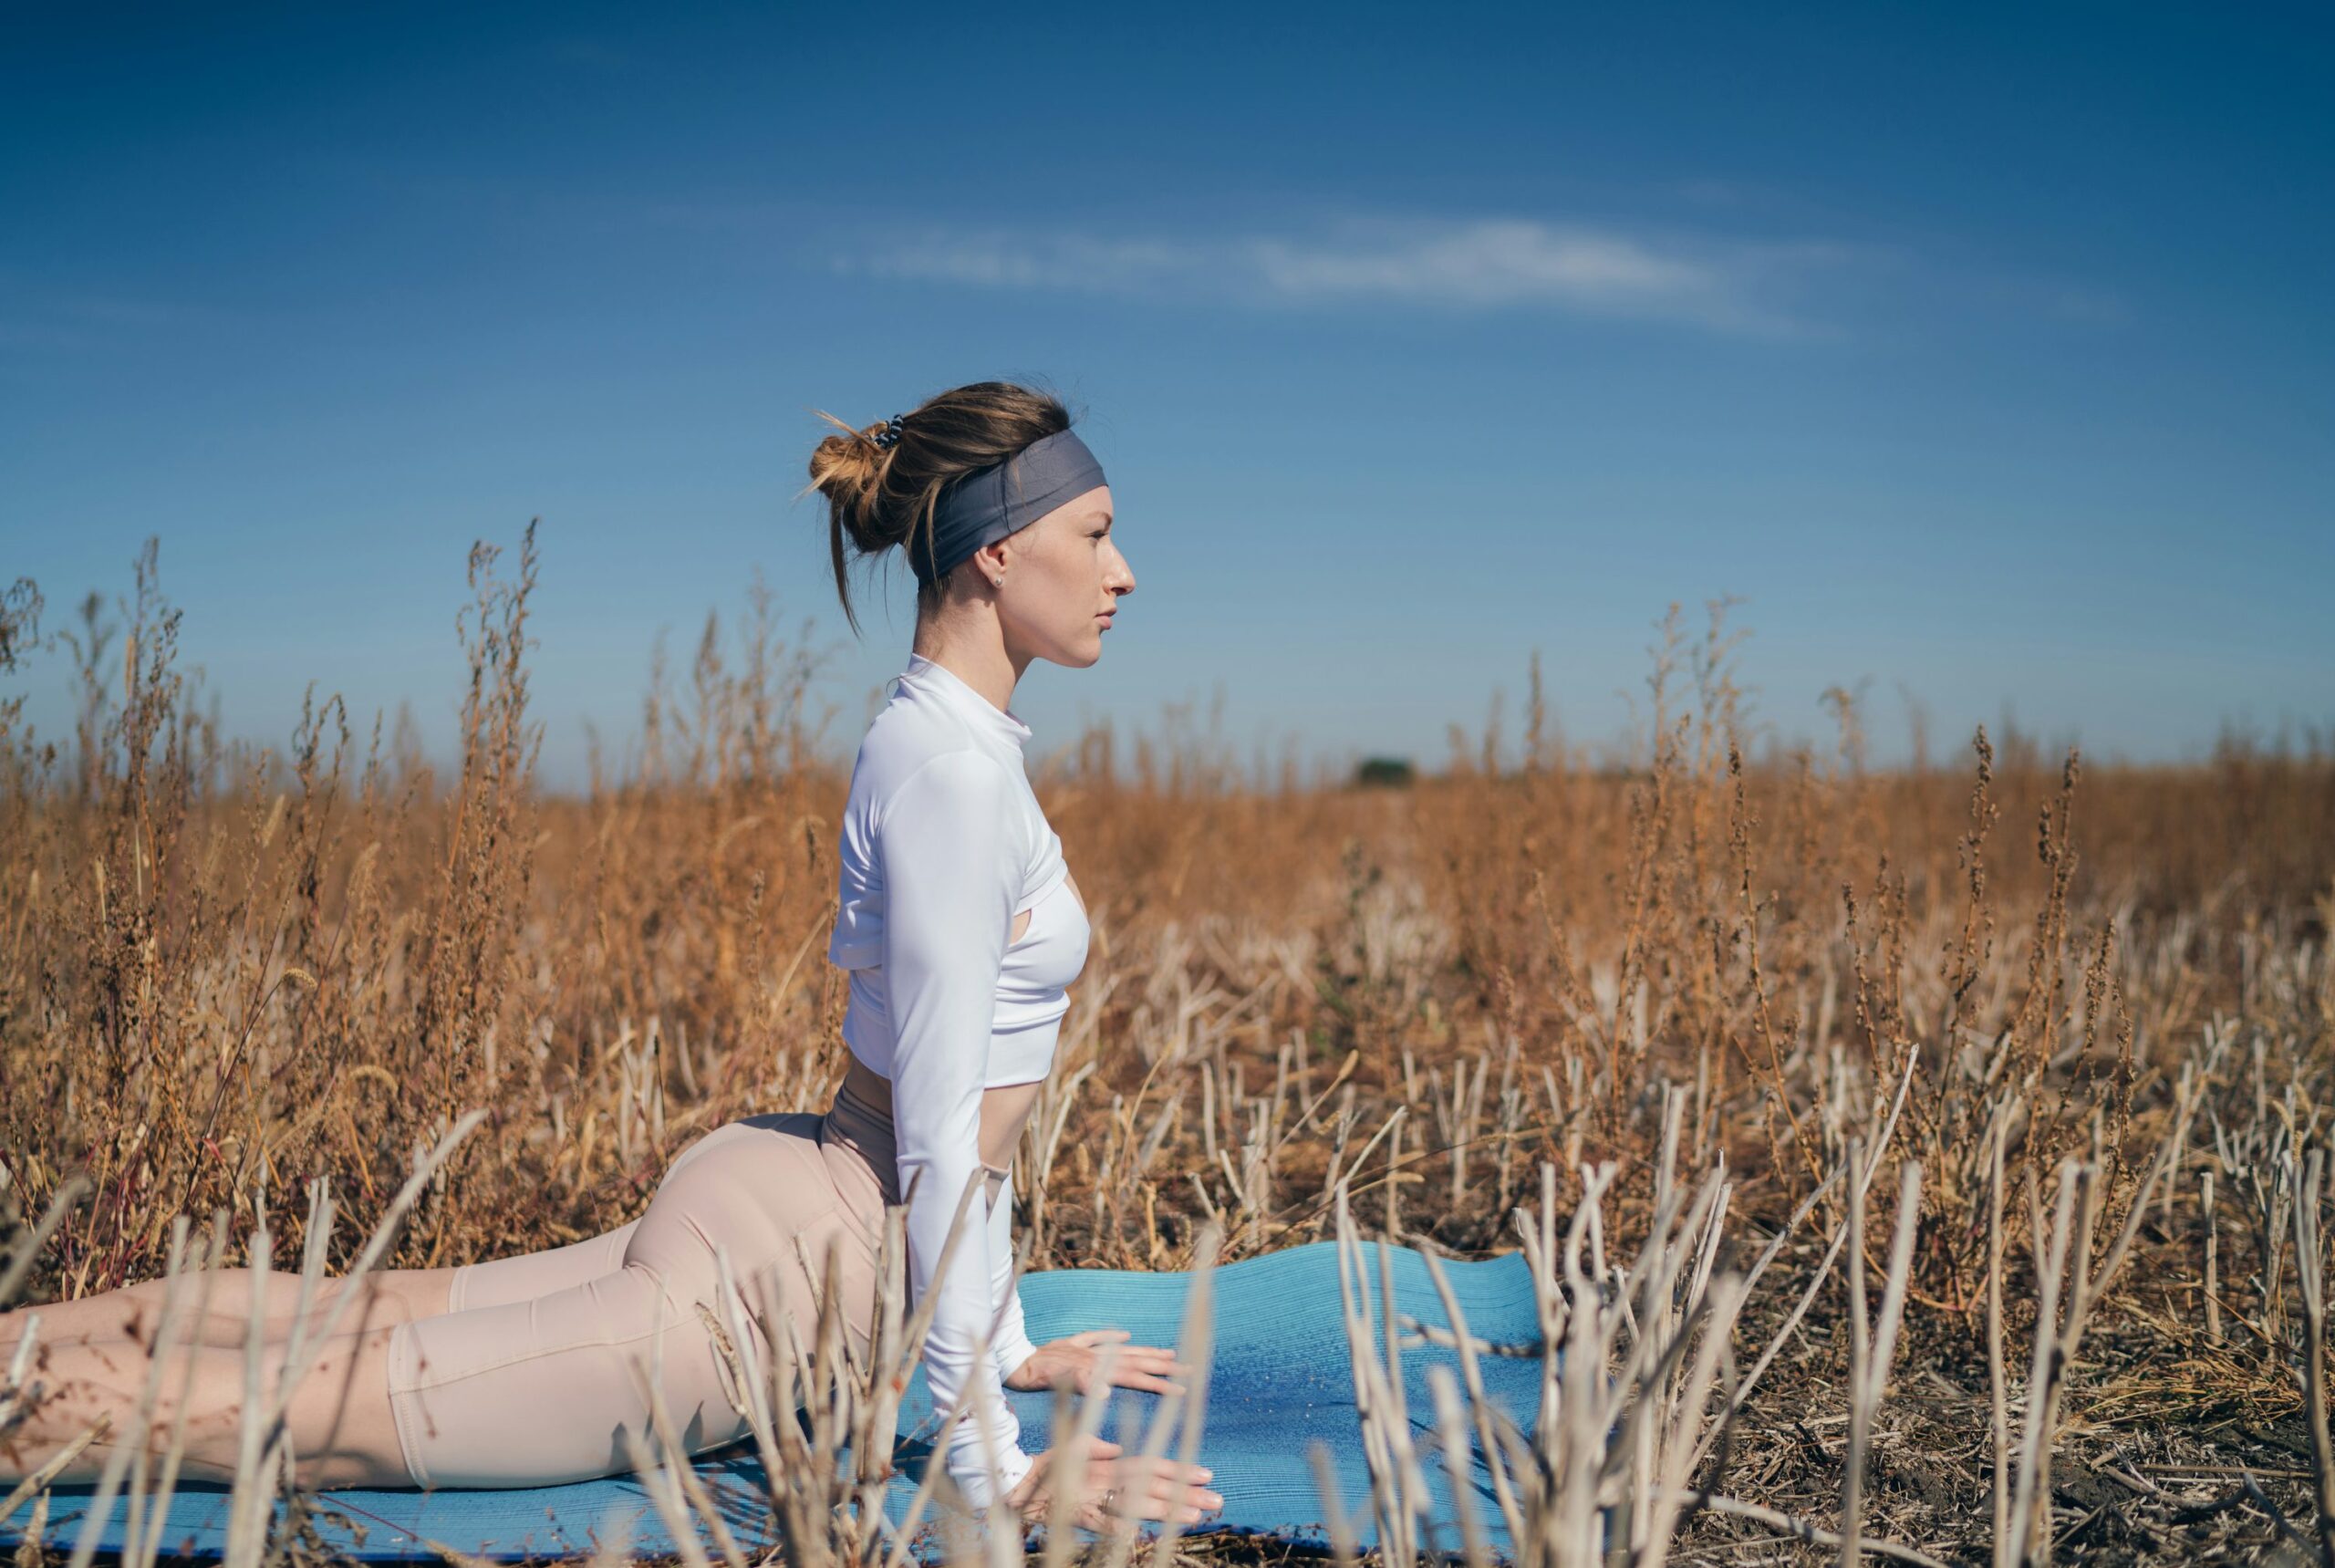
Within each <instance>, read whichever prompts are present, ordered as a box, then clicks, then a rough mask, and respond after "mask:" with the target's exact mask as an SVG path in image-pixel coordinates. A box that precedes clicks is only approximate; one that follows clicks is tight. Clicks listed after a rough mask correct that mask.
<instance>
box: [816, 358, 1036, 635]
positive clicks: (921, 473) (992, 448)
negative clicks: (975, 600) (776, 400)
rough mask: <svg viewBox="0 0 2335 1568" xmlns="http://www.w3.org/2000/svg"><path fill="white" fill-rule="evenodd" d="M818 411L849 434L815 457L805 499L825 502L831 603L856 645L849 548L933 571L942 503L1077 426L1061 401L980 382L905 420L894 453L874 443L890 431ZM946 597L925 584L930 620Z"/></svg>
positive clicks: (939, 397) (1007, 384) (934, 400)
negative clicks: (953, 488) (899, 552)
mask: <svg viewBox="0 0 2335 1568" xmlns="http://www.w3.org/2000/svg"><path fill="white" fill-rule="evenodd" d="M814 411H815V412H816V413H817V414H818V416H819V417H820V418H821V419H823V420H825V421H827V422H828V423H829V424H831V425H834V426H835V428H836V429H837V430H839V431H842V432H843V433H842V434H840V435H831V436H828V437H826V438H825V439H824V440H822V441H820V442H819V444H818V445H817V447H815V449H813V451H812V452H811V483H809V484H808V485H806V486H804V489H803V491H802V492H801V493H802V494H806V495H807V494H809V493H811V492H812V491H814V490H816V491H818V492H820V493H823V494H825V496H826V498H827V527H828V536H829V537H828V543H829V548H830V552H831V554H832V555H833V556H834V558H835V595H836V597H838V598H840V599H841V600H842V601H843V614H844V619H845V621H846V623H848V624H849V625H850V627H851V629H852V631H853V633H854V634H855V635H856V634H857V632H858V630H859V622H858V619H857V618H856V617H855V616H854V615H853V614H852V608H851V580H850V574H849V572H848V570H847V567H848V566H849V565H850V559H849V556H848V555H847V554H846V549H845V544H846V540H848V542H849V543H850V545H852V546H853V547H854V548H855V549H856V551H857V553H858V554H859V555H861V556H880V555H882V554H883V553H884V552H885V551H886V550H888V549H890V548H891V547H892V546H893V545H899V546H900V547H901V548H902V549H903V550H905V551H909V552H917V551H921V552H923V556H924V559H925V560H926V561H927V562H928V563H929V562H931V561H933V559H934V556H933V555H932V518H933V514H934V512H935V511H936V510H937V509H938V507H939V504H940V495H941V493H942V492H943V491H945V490H947V489H948V488H949V486H950V485H951V484H953V483H956V482H957V481H958V480H960V479H962V478H964V477H965V476H966V475H967V474H970V473H976V472H980V471H981V470H982V469H985V468H992V467H995V466H996V465H997V464H999V463H1001V462H1004V461H1005V460H1006V459H1008V458H1010V457H1012V455H1013V454H1014V453H1015V452H1020V451H1021V450H1022V448H1023V447H1026V446H1028V445H1029V444H1030V443H1031V442H1032V441H1040V440H1043V439H1044V438H1045V437H1047V436H1050V435H1053V434H1054V433H1055V432H1056V431H1066V430H1068V429H1069V428H1070V422H1071V416H1070V410H1068V409H1067V408H1065V407H1064V405H1063V402H1062V400H1061V399H1059V398H1056V397H1055V396H1053V394H1052V393H1050V392H1042V391H1036V390H1033V389H1031V388H1028V387H1024V386H1020V385H1017V384H1016V383H1014V382H1012V381H974V382H972V383H970V384H969V385H966V386H962V387H951V388H950V389H949V390H947V391H945V392H938V393H935V394H934V395H933V396H931V397H929V398H927V399H926V400H924V401H923V402H921V403H918V405H917V406H916V407H915V408H914V409H913V410H910V411H909V412H908V413H905V414H902V415H901V416H899V418H900V431H899V439H898V441H895V442H893V443H892V444H891V445H890V446H888V447H884V446H878V445H877V442H876V438H877V436H878V435H881V434H882V433H883V432H884V431H885V428H886V425H887V423H888V421H877V423H875V424H872V425H869V426H868V427H867V429H865V430H860V429H856V428H855V427H853V426H851V425H847V424H846V423H844V421H841V420H839V419H837V418H835V416H834V415H833V414H831V413H828V412H827V411H826V410H824V409H820V410H814ZM940 597H941V585H940V584H939V582H937V581H936V582H932V583H929V584H926V583H919V585H918V589H917V607H918V610H919V612H923V613H929V612H930V611H933V610H936V609H938V608H939V605H940Z"/></svg>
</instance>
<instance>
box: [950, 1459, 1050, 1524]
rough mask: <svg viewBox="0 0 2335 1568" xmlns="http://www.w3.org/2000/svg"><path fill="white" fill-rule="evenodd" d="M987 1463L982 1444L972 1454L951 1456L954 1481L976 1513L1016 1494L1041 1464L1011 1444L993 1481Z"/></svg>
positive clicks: (951, 1470)
mask: <svg viewBox="0 0 2335 1568" xmlns="http://www.w3.org/2000/svg"><path fill="white" fill-rule="evenodd" d="M983 1459H984V1455H983V1452H982V1449H981V1445H979V1444H975V1445H973V1447H972V1448H971V1449H970V1450H968V1449H952V1450H951V1451H950V1466H949V1471H950V1480H954V1481H955V1482H956V1483H957V1490H959V1491H960V1492H962V1493H963V1494H964V1497H965V1502H966V1505H967V1506H968V1507H970V1508H971V1509H972V1510H973V1511H975V1512H976V1513H978V1512H980V1511H981V1510H983V1509H985V1508H987V1507H989V1506H990V1504H991V1503H992V1502H995V1501H998V1500H1000V1499H1001V1498H1004V1497H1006V1496H1008V1495H1009V1494H1010V1493H1012V1490H1013V1489H1014V1488H1015V1487H1018V1486H1020V1485H1021V1484H1022V1478H1024V1477H1025V1476H1027V1475H1028V1474H1029V1473H1030V1472H1031V1470H1032V1469H1035V1468H1036V1466H1037V1462H1038V1461H1037V1459H1035V1458H1034V1457H1033V1456H1032V1455H1029V1454H1026V1453H1023V1452H1022V1446H1021V1445H1020V1444H1019V1443H1011V1444H1008V1445H1006V1446H1005V1447H1004V1448H1002V1449H1000V1450H999V1451H998V1455H997V1471H996V1475H995V1477H994V1479H992V1477H991V1473H990V1468H989V1466H988V1465H987V1464H985V1463H984V1462H983Z"/></svg>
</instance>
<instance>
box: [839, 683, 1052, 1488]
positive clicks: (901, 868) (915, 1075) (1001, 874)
mask: <svg viewBox="0 0 2335 1568" xmlns="http://www.w3.org/2000/svg"><path fill="white" fill-rule="evenodd" d="M1029 736H1030V728H1029V726H1028V725H1026V724H1024V723H1022V721H1021V720H1020V719H1018V718H1016V717H1015V716H1014V715H1013V714H1012V713H1011V712H1009V711H1006V710H1003V709H1001V708H999V707H998V706H997V705H996V704H995V703H993V702H991V701H990V700H989V699H988V698H986V697H984V696H982V695H981V693H980V692H978V691H974V690H973V689H972V687H970V686H969V685H967V684H966V683H965V681H964V680H963V679H962V678H960V677H959V676H957V675H955V674H952V673H951V672H950V670H948V669H947V668H946V667H944V666H942V665H939V664H936V663H935V662H933V661H932V660H931V659H927V658H925V657H924V656H923V655H921V654H910V655H909V656H908V669H907V670H905V671H903V672H902V673H901V674H900V675H899V676H898V678H897V679H896V680H895V681H894V683H893V685H892V688H891V691H890V694H889V700H888V701H887V702H886V703H885V705H884V708H883V709H882V711H879V712H878V713H877V715H876V717H875V719H874V721H873V722H871V723H870V724H869V725H868V727H867V735H866V736H865V737H864V738H863V739H862V740H861V742H860V744H859V754H858V756H857V758H856V760H855V761H854V763H853V764H852V774H851V791H850V794H849V796H848V798H847V799H846V804H845V806H844V816H843V831H842V834H841V848H842V856H841V858H842V863H843V866H842V871H841V873H840V883H839V889H838V890H839V900H838V906H837V909H836V913H835V931H834V934H833V935H832V936H831V937H830V938H829V940H828V942H827V958H828V961H830V962H832V963H835V964H836V965H837V966H839V967H841V968H843V969H846V970H848V971H851V996H850V1002H849V1003H848V1005H847V1006H846V1009H845V1012H844V1021H843V1036H844V1043H845V1044H846V1045H847V1046H848V1047H849V1048H850V1050H851V1054H853V1055H854V1056H856V1057H857V1058H858V1059H859V1060H860V1061H862V1062H864V1063H866V1064H867V1065H868V1066H870V1067H872V1068H874V1069H875V1070H876V1071H877V1073H880V1074H882V1075H884V1076H885V1077H886V1078H887V1079H889V1080H891V1084H892V1124H893V1137H894V1140H895V1143H896V1145H897V1147H898V1152H899V1182H900V1189H901V1190H902V1191H904V1192H905V1191H907V1190H908V1187H909V1184H910V1183H911V1182H912V1181H913V1182H914V1183H915V1184H916V1191H915V1193H914V1195H913V1196H912V1197H911V1199H910V1200H909V1203H908V1276H909V1303H908V1310H909V1311H910V1312H914V1311H915V1310H916V1307H917V1304H918V1303H920V1302H922V1301H923V1299H924V1297H925V1294H926V1293H927V1292H928V1291H929V1290H930V1289H931V1288H932V1280H933V1273H934V1272H935V1266H936V1264H937V1263H938V1262H939V1256H940V1250H941V1248H942V1247H943V1246H944V1245H946V1244H947V1241H948V1239H949V1222H950V1219H951V1218H952V1217H953V1216H954V1214H955V1212H956V1208H957V1200H958V1199H959V1197H960V1195H962V1193H963V1192H964V1190H965V1186H966V1184H967V1182H969V1181H970V1180H971V1179H972V1178H973V1175H974V1173H975V1172H976V1171H979V1170H981V1091H982V1089H983V1088H985V1087H990V1086H1002V1085H1009V1084H1026V1083H1030V1082H1033V1081H1034V1080H1036V1079H1039V1078H1043V1077H1044V1076H1045V1075H1046V1073H1047V1071H1048V1069H1049V1068H1051V1067H1052V1065H1053V1054H1054V1043H1055V1039H1056V1037H1057V1035H1058V1033H1059V1031H1060V1027H1061V1023H1062V1017H1063V1014H1064V1012H1067V1011H1068V1010H1069V1007H1070V998H1069V995H1068V993H1067V992H1066V991H1065V990H1064V988H1065V987H1066V986H1068V985H1069V983H1070V982H1071V981H1073V980H1075V979H1076V978H1077V977H1078V972H1079V971H1080V970H1081V969H1083V968H1084V966H1085V962H1086V943H1087V937H1088V934H1089V931H1088V926H1087V921H1086V913H1085V910H1084V909H1083V908H1081V907H1080V904H1079V901H1078V900H1077V899H1076V898H1074V897H1073V896H1072V895H1071V894H1070V893H1069V892H1068V891H1067V890H1066V889H1065V888H1064V878H1065V877H1068V875H1069V867H1068V866H1067V865H1066V864H1065V863H1064V859H1063V854H1062V840H1061V839H1060V838H1059V837H1057V836H1055V834H1054V831H1053V828H1052V827H1051V826H1048V824H1047V822H1046V816H1045V813H1044V812H1043V811H1042V810H1041V809H1039V806H1038V799H1037V796H1036V795H1035V794H1033V793H1032V792H1031V789H1030V780H1029V775H1028V774H1027V773H1025V772H1024V771H1023V767H1022V742H1023V741H1025V740H1027V739H1029ZM1025 909H1027V910H1029V911H1030V924H1029V927H1028V929H1026V930H1025V931H1023V933H1022V938H1021V940H1018V941H1013V942H1010V943H1009V941H1008V940H1007V939H1008V937H1009V936H1010V935H1011V933H1012V926H1013V921H1014V919H1016V918H1017V917H1018V916H1019V915H1020V914H1021V913H1022V911H1023V910H1025ZM1011 1213H1012V1200H1011V1193H1010V1191H1007V1190H1001V1191H1000V1192H999V1194H998V1197H997V1199H996V1206H995V1208H994V1209H991V1208H989V1207H987V1206H986V1205H985V1202H984V1199H982V1198H981V1197H979V1196H977V1197H976V1198H975V1199H974V1200H973V1207H972V1209H971V1210H970V1211H969V1212H968V1213H967V1215H966V1220H965V1233H964V1236H963V1238H962V1239H961V1240H960V1241H959V1242H958V1246H957V1255H956V1257H955V1258H954V1259H952V1260H951V1261H950V1266H949V1274H948V1277H947V1279H946V1280H945V1281H943V1282H942V1284H941V1290H940V1300H939V1304H938V1305H937V1307H936V1308H935V1309H934V1313H933V1318H932V1326H931V1330H930V1332H929V1334H928V1335H927V1337H926V1339H925V1346H924V1367H925V1377H926V1382H927V1384H928V1386H929V1388H930V1390H931V1394H932V1402H933V1408H934V1409H935V1410H936V1411H937V1412H939V1414H941V1415H943V1416H946V1415H947V1414H948V1413H949V1411H950V1410H951V1409H952V1408H954V1407H955V1406H956V1404H957V1402H958V1401H959V1400H960V1398H965V1397H970V1398H972V1399H975V1400H978V1401H981V1402H982V1403H983V1404H985V1405H986V1406H987V1407H988V1411H989V1417H990V1423H991V1428H992V1430H993V1433H994V1435H995V1438H996V1441H997V1445H998V1461H999V1464H998V1471H997V1474H996V1475H995V1476H994V1477H992V1476H991V1473H990V1471H989V1469H988V1467H987V1466H986V1465H985V1464H984V1463H983V1459H982V1454H983V1449H982V1441H981V1419H980V1416H981V1410H980V1407H978V1406H976V1407H968V1408H967V1410H966V1412H965V1415H964V1417H963V1418H962V1419H961V1420H960V1422H959V1423H958V1426H957V1430H956V1432H955V1433H954V1434H953V1436H952V1437H951V1438H950V1448H949V1452H948V1467H949V1473H950V1476H951V1477H952V1478H953V1479H954V1480H956V1481H957V1483H958V1485H959V1486H960V1488H962V1489H963V1490H964V1492H965V1494H966V1496H967V1499H968V1500H969V1501H970V1502H971V1503H972V1504H973V1506H975V1507H977V1508H979V1507H984V1506H986V1505H987V1504H988V1503H989V1502H990V1501H992V1500H993V1499H994V1498H995V1497H997V1496H1000V1495H1002V1494H1003V1493H1004V1492H1005V1491H1007V1490H1011V1489H1012V1487H1013V1486H1015V1485H1016V1484H1017V1483H1019V1482H1020V1480H1022V1477H1023V1476H1024V1475H1025V1474H1027V1473H1028V1471H1029V1469H1030V1467H1031V1464H1032V1462H1033V1461H1032V1459H1031V1458H1030V1456H1029V1455H1027V1454H1025V1453H1023V1452H1022V1449H1021V1426H1020V1424H1019V1422H1017V1421H1016V1419H1015V1418H1014V1416H1013V1413H1012V1408H1011V1407H1009V1406H1008V1405H1007V1404H1006V1402H1005V1397H1004V1395H1003V1393H1002V1391H1001V1388H1000V1386H999V1382H998V1380H999V1379H1000V1378H1001V1377H1002V1376H1004V1375H1005V1374H1007V1373H1009V1372H1011V1371H1012V1369H1013V1368H1015V1367H1017V1366H1020V1365H1021V1364H1022V1361H1023V1360H1024V1359H1025V1358H1027V1357H1028V1355H1030V1354H1031V1351H1032V1350H1033V1348H1034V1347H1033V1346H1032V1345H1031V1344H1030V1341H1029V1339H1028V1337H1027V1336H1026V1334H1024V1333H1023V1332H1022V1303H1021V1301H1020V1298H1019V1296H1018V1295H1017V1294H1016V1293H1013V1292H1012V1289H1011V1284H1012V1272H1013V1259H1012V1245H1011V1230H1010V1217H1011ZM985 1331H986V1332H988V1333H989V1334H990V1336H991V1355H990V1357H989V1359H988V1360H987V1362H986V1363H984V1364H982V1365H980V1366H976V1365H975V1356H974V1349H975V1346H976V1345H978V1344H979V1343H980V1341H981V1336H982V1334H983V1333H984V1332H985Z"/></svg>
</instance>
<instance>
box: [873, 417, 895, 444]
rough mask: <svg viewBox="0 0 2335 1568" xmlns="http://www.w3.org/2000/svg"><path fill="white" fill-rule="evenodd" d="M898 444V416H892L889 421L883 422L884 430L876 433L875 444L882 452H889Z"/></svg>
mask: <svg viewBox="0 0 2335 1568" xmlns="http://www.w3.org/2000/svg"><path fill="white" fill-rule="evenodd" d="M899 442H900V416H899V415H898V414H894V415H893V416H892V417H891V418H890V419H888V420H887V421H884V428H883V429H882V430H880V431H877V432H876V444H877V447H878V448H880V449H882V450H883V451H886V452H889V451H890V450H891V449H892V448H894V447H896V446H898V444H899Z"/></svg>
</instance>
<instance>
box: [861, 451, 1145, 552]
mask: <svg viewBox="0 0 2335 1568" xmlns="http://www.w3.org/2000/svg"><path fill="white" fill-rule="evenodd" d="M1101 483H1103V465H1102V464H1101V463H1099V462H1095V454H1094V453H1093V452H1089V451H1087V450H1086V443H1085V442H1084V441H1081V440H1079V439H1078V436H1077V434H1076V433H1075V432H1074V431H1067V430H1061V431H1055V432H1054V433H1053V434H1052V435H1050V436H1043V437H1041V438H1040V439H1038V440H1036V441H1032V442H1031V443H1030V444H1029V445H1028V446H1025V447H1023V448H1022V450H1021V451H1020V452H1015V453H1014V454H1013V455H1012V457H1009V458H1007V459H1006V460H1005V461H1004V462H1001V463H996V464H993V465H991V467H988V468H984V469H979V470H977V471H975V472H971V473H969V474H967V475H966V476H965V477H964V478H962V479H960V480H958V481H957V482H956V483H953V484H951V485H950V487H949V488H948V489H947V490H944V491H942V492H941V493H940V504H939V508H938V509H937V510H936V511H935V512H934V513H933V514H932V543H931V548H932V558H931V559H930V560H929V561H928V560H927V559H926V558H925V553H924V552H923V551H922V550H920V549H918V548H917V547H916V546H915V545H910V546H909V547H908V562H909V564H910V565H911V566H914V567H915V568H916V577H917V581H918V582H919V583H925V584H930V583H934V582H938V581H939V579H941V578H942V577H945V576H948V575H949V574H950V572H951V571H952V570H954V569H955V568H956V566H957V563H958V562H960V561H962V560H964V559H965V558H966V557H967V556H970V555H971V554H972V553H973V552H974V551H976V550H978V549H980V548H981V546H982V545H989V544H994V543H995V542H996V541H998V540H1000V539H1002V538H1004V537H1005V536H1006V535H1008V534H1012V533H1013V532H1015V531H1016V530H1019V529H1022V528H1026V527H1028V526H1029V525H1030V524H1033V523H1035V522H1036V521H1037V520H1038V519H1039V518H1041V517H1043V516H1044V515H1045V514H1047V513H1049V512H1052V511H1053V509H1054V508H1055V507H1057V506H1060V505H1061V504H1063V503H1064V502H1066V501H1072V500H1074V499H1076V498H1077V497H1079V496H1081V495H1084V494H1085V493H1087V492H1088V491H1090V490H1092V489H1094V488H1095V486H1097V485H1099V484H1101Z"/></svg>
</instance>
